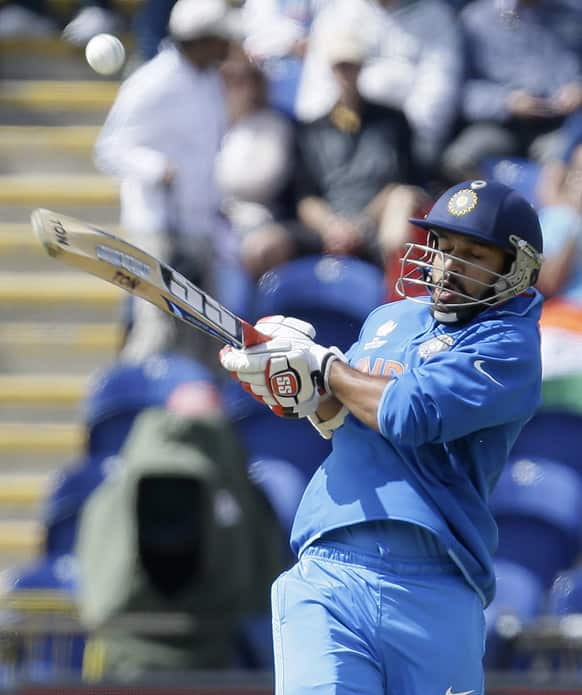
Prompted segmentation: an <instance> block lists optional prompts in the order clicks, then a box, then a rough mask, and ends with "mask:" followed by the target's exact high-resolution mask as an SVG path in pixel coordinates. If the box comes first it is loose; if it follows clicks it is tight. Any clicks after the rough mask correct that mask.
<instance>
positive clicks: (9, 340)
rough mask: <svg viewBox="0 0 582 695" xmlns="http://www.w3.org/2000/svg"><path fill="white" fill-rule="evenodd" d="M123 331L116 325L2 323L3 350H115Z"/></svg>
mask: <svg viewBox="0 0 582 695" xmlns="http://www.w3.org/2000/svg"><path fill="white" fill-rule="evenodd" d="M119 338H120V328H119V326H118V325H117V324H115V323H68V324H66V323H62V324H55V323H40V322H29V323H26V322H23V321H3V322H2V332H1V333H0V346H12V347H15V346H16V347H19V348H36V347H40V348H44V347H55V346H58V347H61V348H64V347H67V348H75V349H78V350H97V349H99V350H102V349H106V350H112V349H114V348H115V346H117V345H118V343H119Z"/></svg>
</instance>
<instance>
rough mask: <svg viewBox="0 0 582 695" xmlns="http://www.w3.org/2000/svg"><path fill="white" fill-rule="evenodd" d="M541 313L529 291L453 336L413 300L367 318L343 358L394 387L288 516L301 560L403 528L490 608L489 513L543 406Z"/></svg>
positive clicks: (344, 433)
mask: <svg viewBox="0 0 582 695" xmlns="http://www.w3.org/2000/svg"><path fill="white" fill-rule="evenodd" d="M541 305H542V298H541V295H540V294H539V293H538V292H537V291H535V290H531V291H530V292H528V293H524V294H522V295H520V296H518V297H515V298H513V299H511V300H509V301H507V302H505V303H504V304H502V305H499V306H498V307H493V308H491V309H487V310H486V311H483V312H481V313H480V314H479V315H478V316H477V317H476V318H475V319H474V320H472V321H471V322H469V323H466V324H463V325H461V326H454V325H449V326H447V325H445V324H442V323H439V322H437V321H436V320H435V319H434V318H433V316H432V314H431V312H430V308H429V305H428V303H426V304H419V303H416V302H412V301H410V300H402V301H399V302H394V303H392V304H387V305H384V306H381V307H379V308H378V309H376V310H375V311H374V312H372V314H371V315H370V316H369V317H368V319H367V320H366V322H365V324H364V326H363V327H362V330H361V332H360V336H359V338H358V342H357V343H355V344H354V345H353V346H352V347H351V349H350V351H349V353H348V358H349V363H350V365H351V366H353V367H355V368H356V369H359V370H361V371H364V372H367V373H369V374H375V375H387V376H391V377H393V379H392V380H391V381H390V382H388V384H387V386H386V389H385V390H384V393H383V396H382V398H381V401H380V404H379V408H378V427H379V430H380V432H376V431H373V430H372V429H370V428H369V427H367V426H366V425H364V424H362V423H361V422H360V421H358V420H356V418H354V417H353V416H351V415H348V417H347V418H346V420H345V423H344V425H343V427H341V428H340V429H338V430H337V431H336V432H335V434H334V436H333V442H332V444H333V446H332V452H331V454H330V455H329V456H328V457H327V459H326V460H325V461H324V462H323V464H322V465H321V466H320V467H319V468H318V470H317V471H316V472H315V474H314V476H313V478H312V479H311V481H310V483H309V485H308V487H307V489H306V491H305V493H304V495H303V499H302V501H301V504H300V506H299V509H298V511H297V515H296V517H295V523H294V525H293V530H292V534H291V546H292V548H293V550H294V551H295V552H296V553H297V554H298V555H300V554H301V552H302V551H303V550H304V549H305V548H307V547H308V546H309V545H310V544H311V543H312V542H313V541H315V540H316V539H317V538H319V537H321V536H322V535H323V534H324V533H326V532H327V531H330V530H332V529H336V528H342V527H345V526H350V525H353V524H358V523H361V522H365V521H372V520H381V519H384V520H385V519H395V520H401V521H408V522H412V523H415V524H418V525H420V526H422V527H424V528H426V529H428V530H430V531H432V532H433V533H435V534H437V536H438V538H439V541H440V542H441V543H442V544H443V546H444V547H445V548H446V549H447V552H448V553H449V555H450V557H451V558H452V559H453V560H454V562H455V563H456V564H457V565H458V566H459V568H460V569H461V571H462V573H463V575H464V576H465V578H466V580H467V581H468V582H469V583H470V585H471V586H472V587H473V588H474V589H475V590H476V591H477V592H478V594H479V596H480V597H481V599H482V601H483V604H484V605H487V604H488V603H489V602H490V601H491V600H492V599H493V596H494V593H495V577H494V573H493V568H492V554H493V553H494V552H495V549H496V546H497V526H496V524H495V521H494V519H493V517H492V515H491V512H490V511H489V509H488V504H487V503H488V498H489V495H490V493H491V491H492V489H493V487H494V486H495V483H496V482H497V480H498V478H499V476H500V474H501V471H502V469H503V466H504V464H505V462H506V460H507V457H508V454H509V451H510V449H511V447H512V445H513V443H514V441H515V439H516V437H517V435H518V434H519V432H520V430H521V428H522V427H523V425H524V424H525V423H526V422H527V420H529V419H530V417H531V416H532V415H533V413H534V412H535V410H536V408H537V407H538V406H539V403H540V398H541V396H540V393H541V363H540V344H539V330H538V320H539V315H540V311H541Z"/></svg>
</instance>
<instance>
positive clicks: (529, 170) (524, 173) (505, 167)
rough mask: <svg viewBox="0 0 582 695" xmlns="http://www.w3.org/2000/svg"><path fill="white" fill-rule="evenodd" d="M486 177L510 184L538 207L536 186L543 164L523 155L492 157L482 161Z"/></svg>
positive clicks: (482, 169)
mask: <svg viewBox="0 0 582 695" xmlns="http://www.w3.org/2000/svg"><path fill="white" fill-rule="evenodd" d="M479 169H480V171H481V175H482V176H483V178H484V179H493V180H494V181H499V183H504V184H505V185H506V186H510V187H511V188H513V189H515V190H516V191H517V192H518V193H521V195H523V197H524V198H526V199H527V200H529V202H530V203H531V204H532V205H533V206H534V207H536V206H537V205H538V200H537V197H536V188H537V183H538V178H539V175H540V170H541V165H540V164H538V163H537V162H533V161H530V160H529V159H524V158H522V157H491V158H489V159H486V160H484V161H483V162H481V164H480V166H479Z"/></svg>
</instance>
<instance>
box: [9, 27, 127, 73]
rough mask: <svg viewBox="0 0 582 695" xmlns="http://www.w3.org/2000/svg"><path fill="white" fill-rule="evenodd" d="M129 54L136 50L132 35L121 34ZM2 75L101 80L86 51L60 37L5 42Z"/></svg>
mask: <svg viewBox="0 0 582 695" xmlns="http://www.w3.org/2000/svg"><path fill="white" fill-rule="evenodd" d="M119 38H120V39H121V41H122V42H123V44H124V46H125V48H126V51H127V53H128V54H129V53H130V52H131V51H133V45H134V41H133V38H132V37H131V36H130V35H120V36H119ZM1 51H2V65H1V68H0V69H1V74H2V76H3V77H4V78H8V79H22V78H27V79H36V80H38V79H51V78H52V79H54V77H55V76H57V75H58V77H59V78H60V79H62V80H65V79H67V80H95V81H98V80H101V79H102V78H101V76H99V75H97V73H95V72H94V71H93V70H92V69H91V68H90V67H89V65H88V63H87V61H86V60H85V54H84V50H83V48H81V47H79V46H74V45H73V44H71V43H69V42H68V41H63V40H62V39H61V37H60V36H58V35H55V36H38V37H12V38H6V39H3V40H2V49H1Z"/></svg>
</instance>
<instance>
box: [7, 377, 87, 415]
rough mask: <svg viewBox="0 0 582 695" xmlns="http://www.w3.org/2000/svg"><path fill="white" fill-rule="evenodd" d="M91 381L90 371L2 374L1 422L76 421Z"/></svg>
mask: <svg viewBox="0 0 582 695" xmlns="http://www.w3.org/2000/svg"><path fill="white" fill-rule="evenodd" d="M39 367H40V368H41V369H42V368H43V367H44V368H45V369H46V367H47V365H39ZM88 383H89V376H88V375H86V374H68V373H64V374H63V373H61V374H57V373H51V374H47V373H46V372H41V373H37V374H30V373H29V374H0V422H2V423H10V422H21V423H23V424H24V423H28V424H33V423H38V422H50V423H62V424H67V423H71V422H75V421H76V420H77V418H78V413H79V412H80V409H81V403H82V400H83V398H84V396H85V393H86V392H87V388H88Z"/></svg>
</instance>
